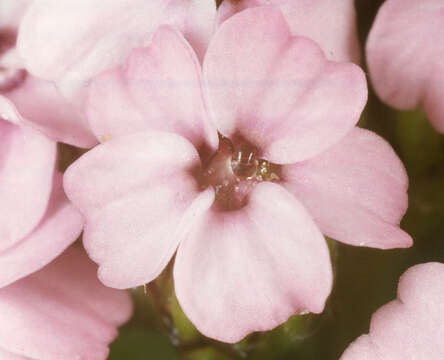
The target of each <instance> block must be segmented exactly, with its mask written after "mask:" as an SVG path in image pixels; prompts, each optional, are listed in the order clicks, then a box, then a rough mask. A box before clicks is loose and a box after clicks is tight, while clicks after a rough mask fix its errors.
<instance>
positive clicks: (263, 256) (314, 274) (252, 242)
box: [174, 183, 332, 343]
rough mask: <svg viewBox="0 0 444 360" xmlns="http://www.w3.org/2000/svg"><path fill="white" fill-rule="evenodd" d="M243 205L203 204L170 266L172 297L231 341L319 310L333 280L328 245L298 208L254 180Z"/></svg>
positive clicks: (209, 330)
mask: <svg viewBox="0 0 444 360" xmlns="http://www.w3.org/2000/svg"><path fill="white" fill-rule="evenodd" d="M250 195H251V197H250V199H249V203H248V204H247V205H246V207H244V208H242V209H241V210H238V211H233V212H220V211H217V210H214V209H212V210H210V211H208V212H206V213H205V214H203V216H201V217H200V218H199V220H198V221H196V222H195V223H194V225H193V226H192V227H191V228H190V229H189V233H188V235H187V237H186V239H185V240H184V241H183V242H182V243H181V244H180V246H179V249H178V252H177V255H176V261H175V265H174V280H175V288H176V294H177V297H178V299H179V302H180V304H181V306H182V308H183V310H184V311H185V313H186V314H187V316H188V317H189V319H190V320H191V321H192V322H193V324H194V325H196V327H197V328H198V329H199V330H200V331H201V332H202V333H203V334H204V335H206V336H209V337H211V338H214V339H216V340H219V341H225V342H230V343H233V342H236V341H239V340H241V339H242V338H243V337H244V336H245V335H247V334H249V333H250V332H253V331H263V330H270V329H272V328H274V327H275V326H277V325H279V324H281V323H283V322H284V321H286V320H287V319H288V317H289V316H291V315H293V314H297V313H300V312H305V311H307V310H308V311H311V312H315V313H319V312H322V310H323V308H324V305H325V301H326V298H327V297H328V295H329V293H330V290H331V286H332V271H331V265H330V257H329V252H328V248H327V245H326V242H325V240H324V238H323V237H322V234H321V233H320V232H319V230H318V228H317V227H316V225H315V223H314V222H313V221H312V219H311V217H310V215H309V214H308V213H307V211H306V210H305V208H304V207H303V206H302V205H301V204H300V203H299V202H298V201H297V200H296V199H295V198H294V197H293V196H292V195H290V194H289V193H288V192H287V191H285V190H284V189H283V188H282V187H281V186H279V185H277V184H273V183H261V184H259V185H257V186H256V187H255V189H254V190H253V192H252V193H251V194H250Z"/></svg>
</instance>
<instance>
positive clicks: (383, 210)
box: [282, 128, 412, 249]
mask: <svg viewBox="0 0 444 360" xmlns="http://www.w3.org/2000/svg"><path fill="white" fill-rule="evenodd" d="M282 178H283V179H284V183H285V186H286V188H287V189H288V190H289V191H290V192H291V193H293V194H294V195H295V196H296V197H297V198H298V199H299V200H300V201H301V202H302V203H303V204H304V205H305V206H306V207H307V209H308V210H309V211H310V213H311V214H312V215H313V217H314V219H315V221H316V223H317V224H318V225H319V227H320V229H321V231H322V232H323V233H324V234H325V235H327V236H330V237H332V238H334V239H336V240H339V241H341V242H344V243H347V244H351V245H360V246H370V247H376V248H381V249H387V248H394V247H409V246H411V245H412V239H411V238H410V236H409V235H408V234H407V233H405V232H404V231H402V230H401V229H400V228H399V222H400V221H401V218H402V216H403V215H404V213H405V212H406V210H407V187H408V178H407V174H406V171H405V169H404V166H403V165H402V163H401V161H400V160H399V158H398V156H397V155H396V154H395V152H394V151H393V149H392V148H391V146H390V145H389V144H388V143H387V142H386V141H385V140H384V139H382V138H380V137H379V136H377V135H376V134H374V133H372V132H370V131H368V130H364V129H360V128H355V129H354V130H353V131H351V132H350V134H348V135H347V136H346V137H345V138H344V139H343V140H342V141H341V142H340V143H338V144H337V145H335V146H333V147H332V148H330V149H329V150H328V151H326V152H324V153H322V154H321V155H319V156H317V157H315V158H313V159H310V160H308V161H306V162H303V163H299V164H294V165H290V166H285V167H283V169H282Z"/></svg>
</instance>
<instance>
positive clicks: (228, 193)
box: [199, 136, 280, 211]
mask: <svg viewBox="0 0 444 360" xmlns="http://www.w3.org/2000/svg"><path fill="white" fill-rule="evenodd" d="M219 140H220V141H219V149H218V150H217V151H216V152H215V153H214V154H213V156H212V157H211V158H210V159H209V161H208V163H207V164H206V166H204V169H203V171H202V174H201V177H200V179H199V182H200V184H201V186H202V187H203V188H205V187H207V186H213V188H214V189H215V193H216V199H215V206H216V208H217V209H218V210H222V211H227V210H236V209H239V208H241V207H243V206H244V205H245V204H246V203H247V201H248V194H249V193H250V191H251V190H252V189H253V188H254V186H256V185H257V184H258V183H260V182H262V181H273V182H276V181H279V180H280V166H279V165H276V164H273V163H270V162H268V161H267V160H264V159H260V158H258V157H257V153H258V149H257V148H256V147H254V146H253V145H251V144H249V143H248V142H245V141H242V140H241V141H237V142H233V141H231V140H230V139H228V138H226V137H224V136H219Z"/></svg>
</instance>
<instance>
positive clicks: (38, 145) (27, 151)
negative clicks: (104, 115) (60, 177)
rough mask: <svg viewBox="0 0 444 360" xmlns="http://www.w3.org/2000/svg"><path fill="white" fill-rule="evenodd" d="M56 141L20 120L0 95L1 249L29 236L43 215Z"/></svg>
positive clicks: (53, 165) (47, 199)
mask: <svg viewBox="0 0 444 360" xmlns="http://www.w3.org/2000/svg"><path fill="white" fill-rule="evenodd" d="M56 152H57V149H56V144H55V142H53V141H51V140H49V139H47V138H46V137H44V136H43V135H41V134H40V133H38V132H36V131H34V130H33V129H31V128H29V127H28V126H26V125H25V124H23V122H22V121H21V119H20V117H19V115H18V113H17V111H16V109H15V108H14V106H13V105H12V104H11V103H10V102H9V101H8V100H7V99H5V98H3V97H1V96H0V251H2V250H5V249H7V248H9V247H10V246H12V245H13V244H15V243H17V242H18V241H20V240H21V239H22V238H23V237H25V236H26V235H28V234H29V233H30V232H31V231H32V230H33V228H34V227H35V226H36V225H37V224H38V223H39V222H40V220H41V219H42V217H43V215H44V214H45V211H46V207H47V205H48V201H49V198H50V194H51V189H52V182H53V174H54V167H55V160H56Z"/></svg>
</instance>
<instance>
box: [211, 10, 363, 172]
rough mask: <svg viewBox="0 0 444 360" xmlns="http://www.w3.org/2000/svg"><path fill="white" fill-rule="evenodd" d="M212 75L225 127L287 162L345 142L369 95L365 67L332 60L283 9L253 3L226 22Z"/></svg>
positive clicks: (214, 50)
mask: <svg viewBox="0 0 444 360" xmlns="http://www.w3.org/2000/svg"><path fill="white" fill-rule="evenodd" d="M227 54H228V55H227ZM204 79H205V80H206V82H207V85H208V89H209V93H210V101H211V104H212V107H213V109H214V112H215V121H216V126H217V128H218V130H219V131H220V132H221V133H222V134H223V135H225V136H227V137H232V136H234V135H239V136H241V137H243V138H245V140H247V141H249V142H250V143H252V144H253V145H256V146H257V148H258V149H260V150H261V154H259V155H261V156H263V157H265V158H266V159H267V160H270V161H272V162H275V163H280V164H283V163H293V162H296V161H301V160H305V159H307V158H310V157H313V156H315V155H317V154H318V153H320V152H322V151H324V150H325V149H327V148H328V147H330V146H331V145H333V144H335V143H336V142H338V141H339V140H340V139H341V138H342V137H343V136H344V135H345V134H346V133H347V132H348V131H350V130H351V129H352V127H353V126H354V125H355V124H356V123H357V121H358V120H359V116H360V114H361V112H362V109H363V108H364V105H365V103H366V100H367V87H366V80H365V76H364V74H363V72H362V70H361V69H360V68H358V67H357V66H356V65H354V64H347V63H334V62H329V61H327V60H326V59H325V57H324V55H323V54H322V51H321V49H320V48H319V47H318V46H317V45H316V44H315V43H314V42H313V41H311V40H309V39H306V38H302V37H294V36H291V34H290V29H289V28H288V25H287V23H286V21H285V19H284V18H283V16H282V13H281V12H280V11H279V10H278V9H277V8H275V7H265V6H264V7H255V8H251V9H247V10H245V11H243V12H241V13H239V14H237V15H235V16H233V17H231V18H230V19H228V20H227V21H225V22H224V23H223V24H222V25H221V26H220V28H219V31H218V32H217V33H216V34H215V36H214V37H213V39H212V41H211V44H210V46H209V48H208V52H207V55H206V57H205V60H204Z"/></svg>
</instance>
